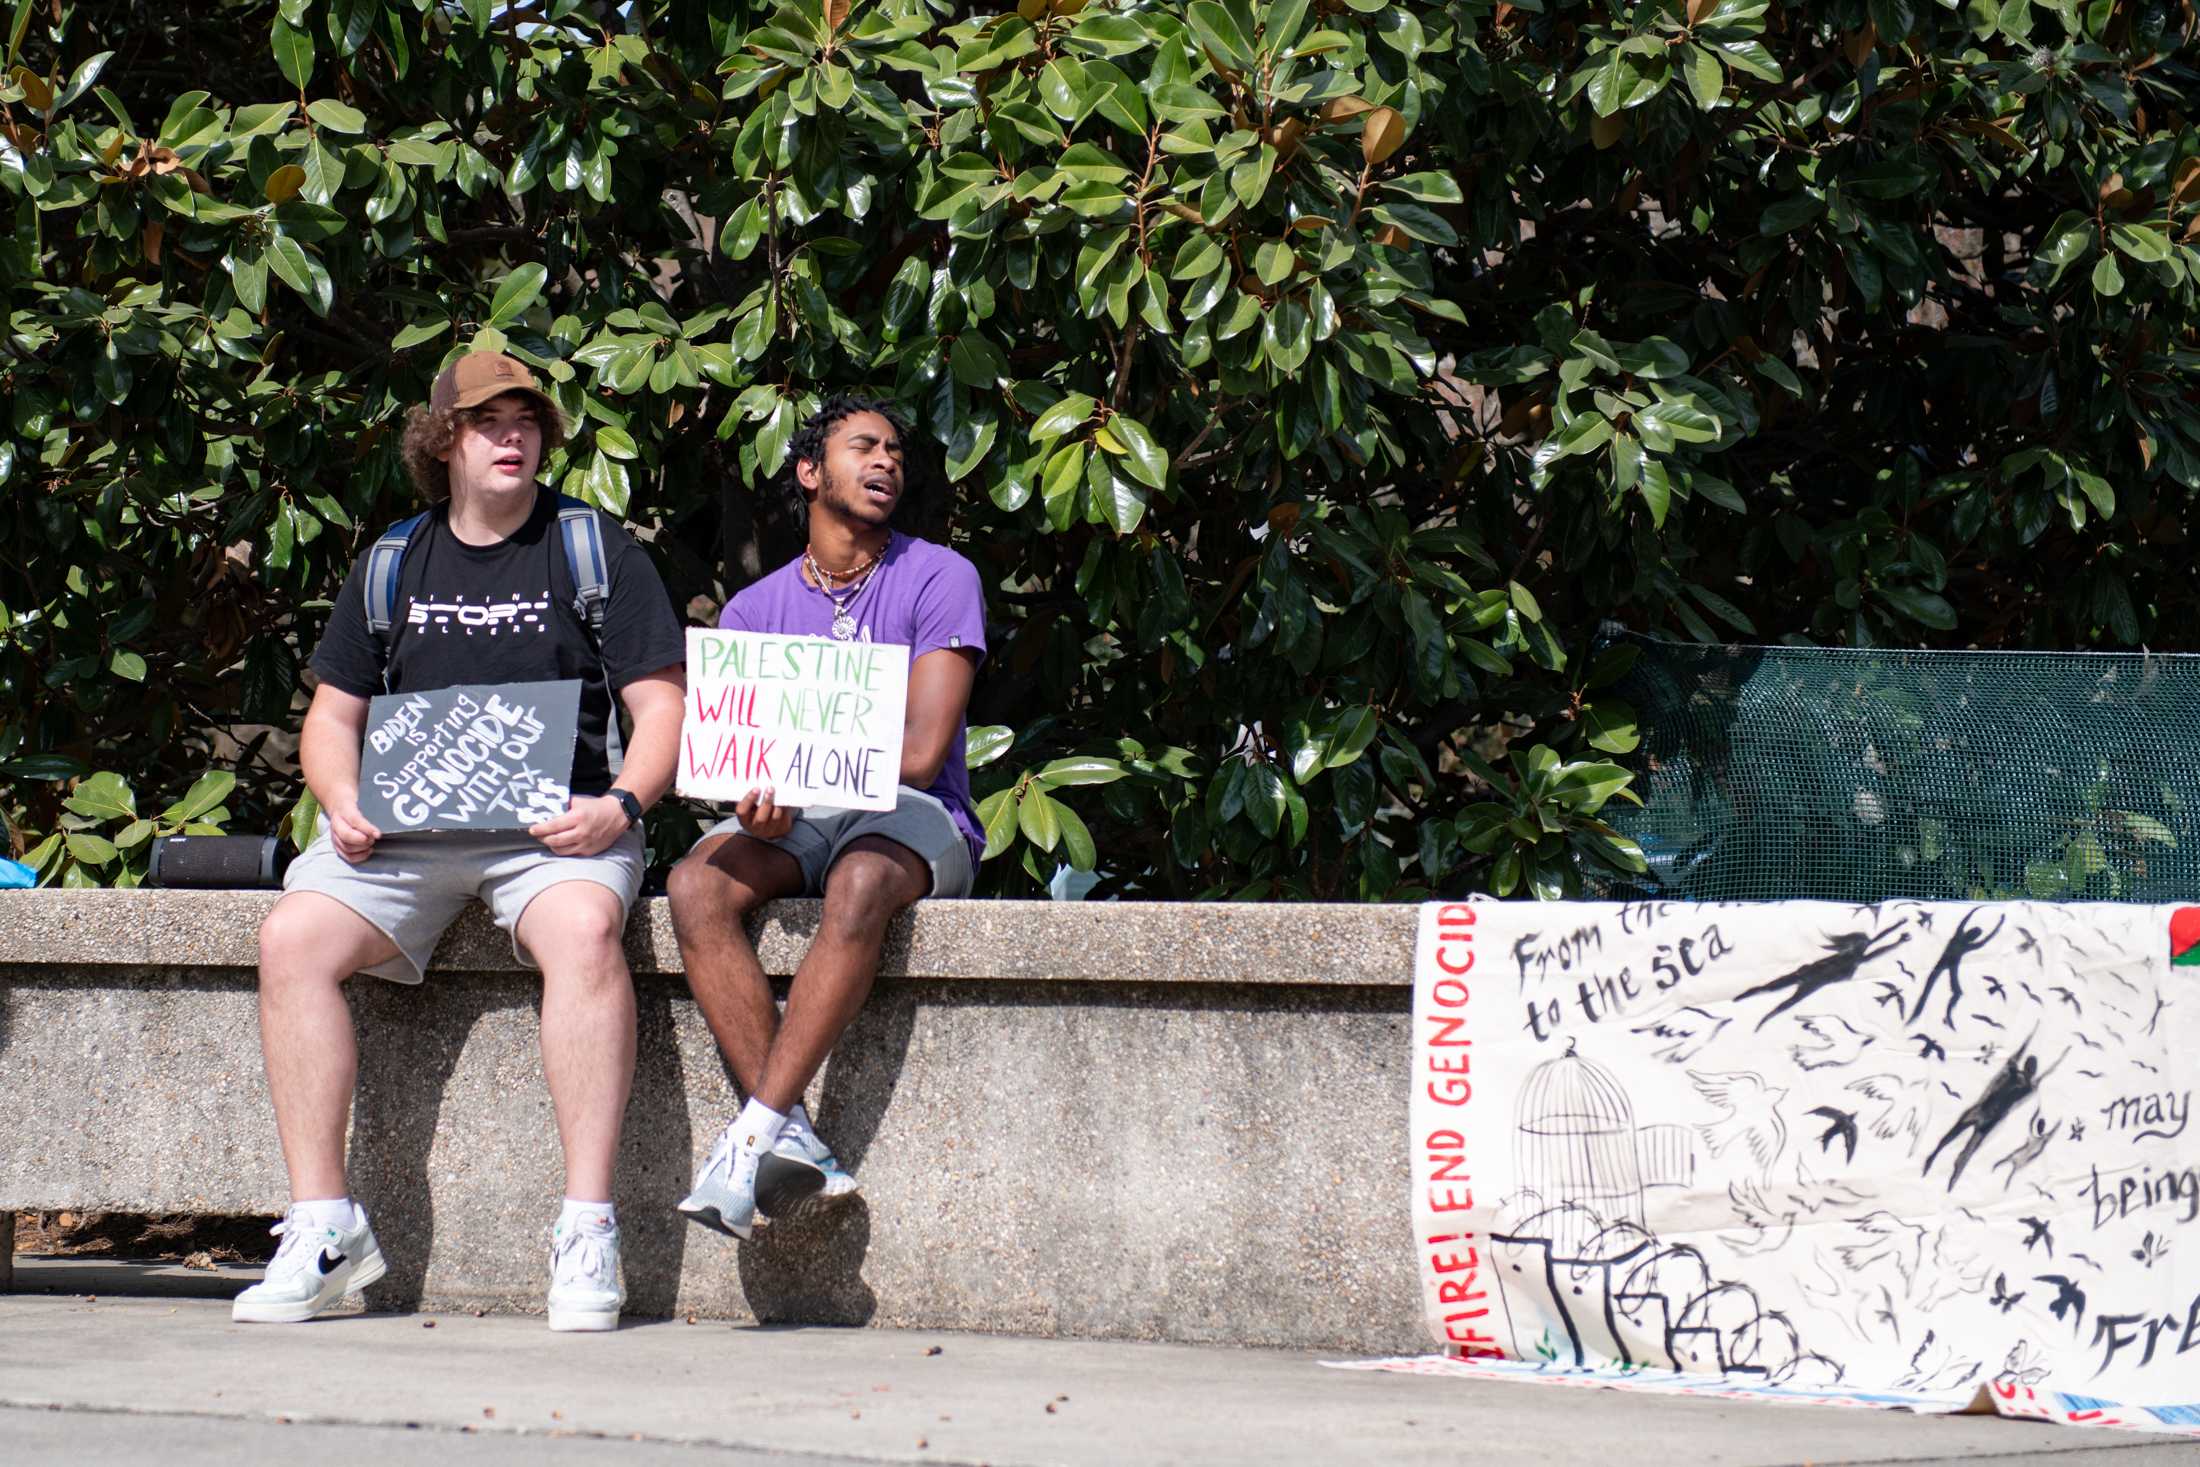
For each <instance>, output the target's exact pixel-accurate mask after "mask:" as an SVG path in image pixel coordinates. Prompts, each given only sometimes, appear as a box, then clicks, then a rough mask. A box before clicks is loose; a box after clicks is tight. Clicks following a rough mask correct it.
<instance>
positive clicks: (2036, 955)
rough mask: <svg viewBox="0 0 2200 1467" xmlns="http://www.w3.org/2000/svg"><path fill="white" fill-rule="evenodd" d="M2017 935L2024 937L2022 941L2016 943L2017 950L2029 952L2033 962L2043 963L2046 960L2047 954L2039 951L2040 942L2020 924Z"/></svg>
mask: <svg viewBox="0 0 2200 1467" xmlns="http://www.w3.org/2000/svg"><path fill="white" fill-rule="evenodd" d="M2017 936H2019V937H2021V938H2023V939H2024V940H2023V941H2022V942H2020V943H2018V944H2017V951H2018V952H2020V953H2030V954H2031V955H2032V961H2033V962H2035V963H2040V964H2042V965H2044V964H2045V963H2046V962H2047V954H2045V953H2043V952H2041V951H2040V942H2039V939H2038V938H2036V937H2034V936H2033V935H2032V934H2031V933H2030V932H2028V931H2026V930H2025V929H2024V928H2023V927H2021V926H2020V927H2019V928H2017Z"/></svg>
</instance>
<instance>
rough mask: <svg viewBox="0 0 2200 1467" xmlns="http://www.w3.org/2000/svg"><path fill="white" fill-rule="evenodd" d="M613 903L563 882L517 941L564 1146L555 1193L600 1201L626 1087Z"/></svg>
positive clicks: (620, 959)
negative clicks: (538, 970)
mask: <svg viewBox="0 0 2200 1467" xmlns="http://www.w3.org/2000/svg"><path fill="white" fill-rule="evenodd" d="M625 930H626V924H625V921H624V917H623V914H622V913H621V911H620V908H619V899H618V897H617V896H616V895H614V894H613V893H612V892H611V890H610V889H609V888H607V887H605V886H603V885H601V884H600V883H598V882H594V881H564V882H560V883H558V884H557V885H556V886H553V887H550V888H548V889H547V890H545V891H543V892H541V893H539V894H538V895H537V896H536V897H535V899H534V900H533V901H530V902H529V903H528V904H527V910H526V911H524V912H522V913H520V918H519V940H520V941H521V942H522V943H523V944H525V946H526V948H527V951H528V952H529V953H531V954H533V955H534V958H535V960H536V961H537V962H538V963H540V964H541V965H542V1073H543V1078H544V1079H545V1080H547V1081H548V1082H549V1085H550V1102H551V1105H552V1106H553V1107H555V1109H556V1111H557V1117H558V1139H559V1141H560V1142H561V1143H562V1144H563V1146H564V1148H565V1195H566V1196H568V1197H578V1198H582V1199H585V1200H590V1201H609V1200H610V1198H611V1175H612V1171H613V1168H614V1166H615V1165H616V1162H617V1157H618V1150H619V1124H620V1122H621V1121H622V1120H624V1119H625V1116H626V1098H627V1094H628V1091H629V1090H630V1089H631V1088H632V1086H633V1083H634V980H633V978H632V976H631V975H630V974H629V973H628V972H627V967H626V953H625V950H624V948H623V946H622V938H623V936H624V934H625Z"/></svg>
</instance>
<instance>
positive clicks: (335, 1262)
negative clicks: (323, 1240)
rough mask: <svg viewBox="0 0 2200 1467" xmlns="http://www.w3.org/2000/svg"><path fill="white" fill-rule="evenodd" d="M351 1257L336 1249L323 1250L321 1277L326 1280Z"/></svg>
mask: <svg viewBox="0 0 2200 1467" xmlns="http://www.w3.org/2000/svg"><path fill="white" fill-rule="evenodd" d="M350 1256H351V1255H350V1254H348V1253H339V1252H337V1251H336V1250H335V1249H334V1248H323V1249H322V1250H321V1259H320V1263H321V1276H322V1277H323V1278H326V1277H327V1276H328V1275H329V1274H331V1273H334V1272H335V1271H336V1269H337V1268H338V1267H339V1266H341V1265H342V1263H343V1261H344V1260H345V1259H346V1258H349V1257H350Z"/></svg>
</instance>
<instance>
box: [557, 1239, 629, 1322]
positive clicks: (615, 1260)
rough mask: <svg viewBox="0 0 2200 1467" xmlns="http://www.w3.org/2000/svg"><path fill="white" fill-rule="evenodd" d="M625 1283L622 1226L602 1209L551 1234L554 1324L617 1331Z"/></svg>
mask: <svg viewBox="0 0 2200 1467" xmlns="http://www.w3.org/2000/svg"><path fill="white" fill-rule="evenodd" d="M625 1303H626V1285H625V1284H624V1283H623V1282H621V1281H620V1278H619V1229H618V1226H617V1224H615V1223H613V1222H612V1221H611V1220H610V1219H609V1218H606V1217H604V1216H602V1215H601V1214H600V1213H592V1214H589V1215H587V1216H584V1217H583V1218H582V1219H581V1220H580V1222H579V1223H578V1224H577V1225H575V1226H573V1227H563V1226H560V1227H559V1228H557V1229H556V1230H555V1231H554V1232H553V1233H552V1234H551V1237H550V1328H552V1329H554V1330H595V1329H617V1328H618V1327H619V1309H620V1306H622V1305H623V1304H625Z"/></svg>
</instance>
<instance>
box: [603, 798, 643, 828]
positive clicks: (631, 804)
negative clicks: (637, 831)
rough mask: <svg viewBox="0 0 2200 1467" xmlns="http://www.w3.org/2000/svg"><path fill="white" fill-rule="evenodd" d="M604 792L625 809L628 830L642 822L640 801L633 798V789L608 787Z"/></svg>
mask: <svg viewBox="0 0 2200 1467" xmlns="http://www.w3.org/2000/svg"><path fill="white" fill-rule="evenodd" d="M604 793H605V794H607V795H609V796H610V797H611V798H612V799H614V800H617V801H618V802H619V808H620V809H622V810H624V811H626V828H627V829H628V830H632V829H633V828H634V827H635V826H637V825H639V824H641V823H642V802H641V801H640V800H637V799H635V798H634V791H632V790H622V789H608V790H605V791H604Z"/></svg>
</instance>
